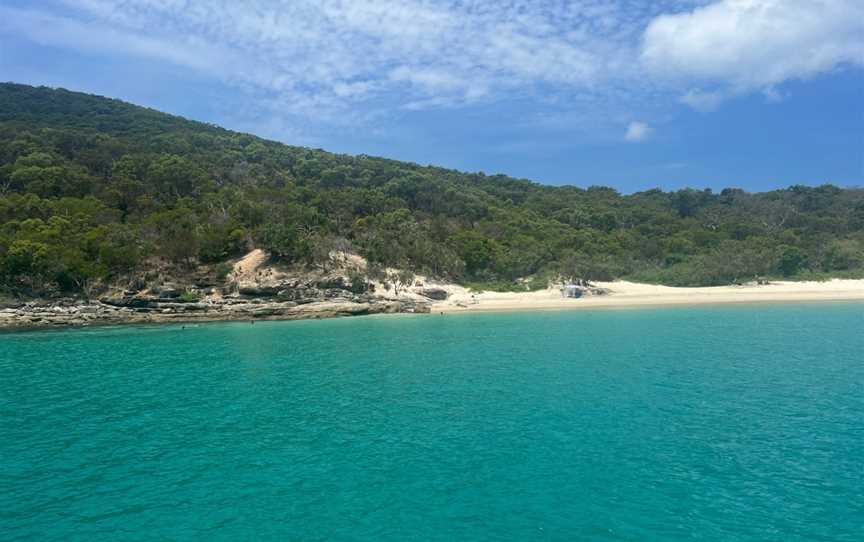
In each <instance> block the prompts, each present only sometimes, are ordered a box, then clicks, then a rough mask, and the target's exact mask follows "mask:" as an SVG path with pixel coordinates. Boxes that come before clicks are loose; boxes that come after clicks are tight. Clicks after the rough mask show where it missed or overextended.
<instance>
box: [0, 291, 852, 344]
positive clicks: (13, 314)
mask: <svg viewBox="0 0 864 542" xmlns="http://www.w3.org/2000/svg"><path fill="white" fill-rule="evenodd" d="M594 286H596V287H597V288H598V289H600V291H604V292H608V293H605V294H604V295H586V296H584V297H581V298H575V299H574V298H565V297H563V296H562V294H561V292H560V290H559V289H558V288H554V287H552V288H548V289H545V290H539V291H534V292H482V293H477V292H472V291H470V290H468V289H466V288H464V287H462V286H458V285H454V284H435V285H434V288H436V289H441V290H445V291H446V292H447V299H446V300H439V301H432V300H430V299H429V298H427V297H423V296H421V295H419V294H417V293H415V292H410V291H409V292H406V293H404V294H403V295H402V296H400V297H399V298H395V297H391V298H385V297H375V298H369V299H367V300H366V301H365V302H363V303H358V302H353V301H349V300H331V301H325V300H320V301H318V302H315V303H309V304H305V305H299V306H297V305H296V304H294V303H281V302H278V301H266V300H261V299H253V300H248V301H246V302H243V303H241V304H234V305H232V304H223V303H215V304H208V305H206V306H204V305H202V304H201V303H189V304H185V305H184V304H180V303H170V304H166V303H154V304H153V309H152V310H148V311H146V312H141V309H137V310H136V309H130V308H128V307H116V306H112V305H109V304H106V303H102V302H83V301H82V302H68V301H67V302H63V303H57V302H48V301H45V302H35V303H27V304H23V305H22V306H20V307H17V308H14V309H10V308H7V309H3V310H0V331H4V332H5V331H16V330H21V331H24V330H34V329H66V328H77V327H102V326H121V325H141V324H194V323H209V322H255V321H277V320H278V321H288V320H307V319H328V318H339V317H352V316H366V315H375V314H400V313H401V314H423V313H432V314H465V313H492V312H538V311H564V310H566V311H570V310H594V309H637V308H652V307H653V308H661V307H669V308H673V307H689V306H711V305H768V304H776V303H823V302H861V303H864V280H852V279H833V280H829V281H824V282H786V281H784V282H773V283H770V284H765V285H742V286H716V287H694V288H676V287H670V286H659V285H653V284H639V283H632V282H625V281H616V282H599V283H595V284H594ZM169 305H170V306H171V307H172V308H170V309H166V308H165V307H168V306H169Z"/></svg>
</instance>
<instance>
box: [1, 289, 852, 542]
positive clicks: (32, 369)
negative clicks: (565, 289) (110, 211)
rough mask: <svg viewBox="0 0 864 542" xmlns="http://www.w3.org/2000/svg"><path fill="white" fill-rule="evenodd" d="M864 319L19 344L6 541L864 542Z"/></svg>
mask: <svg viewBox="0 0 864 542" xmlns="http://www.w3.org/2000/svg"><path fill="white" fill-rule="evenodd" d="M862 477H864V305H860V304H829V305H808V306H803V305H777V306H770V307H758V308H757V307H733V308H700V309H661V310H656V309H652V310H626V311H611V310H610V311H595V312H547V313H536V314H482V315H448V316H437V315H436V316H397V317H373V318H357V319H345V320H330V321H308V322H285V323H281V322H272V323H257V324H255V325H249V324H213V325H201V326H198V327H187V328H186V329H182V328H181V327H180V326H167V327H139V328H121V329H93V330H83V331H82V330H79V331H63V332H41V333H35V332H34V333H24V334H7V335H0V540H3V541H12V540H57V541H60V540H62V541H75V540H82V541H83V540H87V541H100V540H127V541H134V540H345V541H348V540H393V541H401V540H442V541H444V540H447V541H449V540H519V541H531V540H568V541H569V540H633V541H651V540H683V539H698V540H754V541H756V540H759V541H763V540H777V541H784V542H785V541H795V540H826V541H827V540H831V541H844V540H850V541H851V540H856V541H860V540H864V527H862V524H864V481H862V480H864V478H862Z"/></svg>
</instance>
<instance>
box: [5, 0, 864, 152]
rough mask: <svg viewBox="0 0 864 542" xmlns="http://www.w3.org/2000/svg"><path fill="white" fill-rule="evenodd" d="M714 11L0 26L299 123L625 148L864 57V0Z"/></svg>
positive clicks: (502, 10) (233, 2)
mask: <svg viewBox="0 0 864 542" xmlns="http://www.w3.org/2000/svg"><path fill="white" fill-rule="evenodd" d="M709 1H710V0H656V1H652V2H642V1H636V0H534V1H531V2H525V1H522V0H472V1H471V2H465V1H464V0H124V1H123V2H118V1H116V0H44V1H43V2H38V3H36V2H33V3H29V4H24V3H23V2H22V3H21V4H19V5H28V7H26V8H14V7H10V6H5V7H4V6H0V32H6V33H8V32H11V33H13V34H15V35H18V36H21V37H24V38H25V39H29V40H31V41H34V42H37V43H41V44H45V45H51V46H57V47H62V48H69V49H75V50H79V51H83V52H86V53H87V54H94V55H126V56H135V57H140V58H146V59H154V60H156V61H158V62H163V63H166V64H169V65H174V66H178V67H180V68H182V69H187V70H194V71H195V72H197V73H201V74H204V75H205V76H207V77H212V78H216V79H219V80H220V81H223V82H224V83H226V84H228V85H232V86H235V87H238V88H241V89H243V90H244V91H245V92H246V93H248V95H249V97H250V100H249V101H250V102H254V103H256V104H260V107H262V108H265V107H266V108H267V109H268V110H272V111H275V112H277V113H278V114H280V115H285V116H287V117H289V118H292V119H297V118H299V119H314V121H315V122H324V123H335V124H345V123H361V122H366V121H368V119H380V118H381V116H382V115H387V114H393V113H392V112H394V111H400V110H417V109H433V108H453V107H464V106H468V105H474V104H479V103H488V102H495V101H496V100H523V101H528V102H531V103H532V104H534V112H535V113H536V115H537V116H538V117H539V118H552V119H558V118H569V117H572V116H573V115H577V116H581V115H584V114H586V113H585V112H598V111H599V112H602V114H603V115H605V116H606V118H607V125H608V126H610V127H611V128H610V129H613V130H614V132H613V134H612V135H611V137H614V138H618V137H620V136H619V133H620V132H618V130H620V126H621V123H622V122H625V121H627V120H628V117H629V116H630V115H634V116H635V115H640V116H641V115H643V114H645V115H648V114H650V113H649V112H648V111H650V110H651V109H652V108H656V107H661V106H658V105H657V104H661V103H662V104H668V103H676V101H680V102H683V103H686V104H688V105H690V106H693V107H696V108H698V109H701V110H712V109H716V108H717V107H719V105H720V103H721V102H722V100H723V99H724V98H726V97H728V96H729V95H733V94H736V93H741V92H751V91H753V92H763V93H764V94H765V96H767V97H779V96H782V95H783V92H782V89H781V88H778V87H779V86H780V85H781V84H782V82H783V81H785V80H787V79H790V78H796V77H807V76H810V75H813V74H815V73H819V72H822V71H825V70H828V69H831V68H832V67H834V66H837V65H839V64H842V63H850V64H858V65H860V64H862V63H864V60H862V54H864V53H862V50H864V48H862V40H864V38H862V32H861V30H862V24H864V23H862V22H861V21H864V13H862V10H864V2H861V0H720V1H717V2H714V3H711V4H710V5H709ZM859 15H860V17H858V16H859ZM856 55H857V56H856ZM599 114H600V113H596V114H595V116H596V115H599ZM653 118H656V115H655V116H654V117H653ZM570 125H571V126H572V124H570Z"/></svg>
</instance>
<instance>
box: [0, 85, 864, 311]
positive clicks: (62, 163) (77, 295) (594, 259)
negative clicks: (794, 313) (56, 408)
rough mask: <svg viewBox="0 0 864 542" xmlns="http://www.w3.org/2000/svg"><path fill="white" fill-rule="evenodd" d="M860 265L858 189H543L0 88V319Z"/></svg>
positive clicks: (623, 288) (414, 297) (786, 276)
mask: <svg viewBox="0 0 864 542" xmlns="http://www.w3.org/2000/svg"><path fill="white" fill-rule="evenodd" d="M573 180H574V182H575V183H579V184H582V185H585V184H589V183H590V180H588V179H580V178H578V172H574V179H573ZM586 181H588V182H586ZM861 278H864V189H861V188H840V187H837V186H833V185H822V186H816V187H809V186H800V185H797V186H791V187H789V188H787V189H783V190H775V191H771V192H764V193H748V192H745V191H744V190H741V189H737V188H727V189H724V190H722V191H720V192H713V191H711V190H697V189H683V190H678V191H674V192H664V191H661V190H648V191H644V192H638V193H634V194H620V193H618V192H617V191H616V190H614V189H612V188H608V187H599V186H588V187H587V188H578V187H576V186H560V187H553V186H544V185H540V184H537V183H533V182H530V181H528V180H524V179H514V178H510V177H507V176H504V175H485V174H483V173H463V172H458V171H453V170H448V169H443V168H437V167H432V166H422V165H418V164H412V163H405V162H398V161H394V160H387V159H383V158H375V157H370V156H362V155H361V156H347V155H339V154H333V153H329V152H325V151H322V150H315V149H309V148H302V147H294V146H289V145H284V144H281V143H277V142H273V141H267V140H264V139H261V138H258V137H255V136H252V135H249V134H242V133H236V132H231V131H228V130H224V129H221V128H218V127H216V126H212V125H208V124H203V123H199V122H193V121H188V120H185V119H182V118H179V117H176V116H171V115H167V114H164V113H160V112H157V111H154V110H151V109H146V108H142V107H137V106H134V105H130V104H127V103H124V102H121V101H118V100H113V99H109V98H103V97H99V96H92V95H87V94H81V93H76V92H70V91H67V90H62V89H50V88H45V87H39V88H36V87H31V86H25V85H18V84H12V83H6V84H0V326H2V327H32V326H58V325H89V324H98V323H121V322H150V321H154V322H155V321H159V322H161V321H185V320H226V319H250V320H255V319H277V318H278V319H292V318H322V317H329V316H341V315H353V314H374V313H385V312H428V311H433V310H434V311H439V310H440V311H444V310H471V307H475V308H476V307H486V308H487V309H489V308H494V307H495V306H496V305H497V306H498V308H499V309H501V308H514V307H515V308H526V309H527V308H532V307H533V308H538V306H540V307H547V308H552V307H559V306H560V307H577V306H601V305H610V304H619V305H620V304H631V305H632V304H639V303H636V301H638V300H637V298H639V299H641V301H642V302H645V300H646V299H648V298H649V297H651V296H654V297H655V298H657V299H658V300H659V302H661V303H662V302H664V300H665V302H672V301H676V302H686V301H687V300H688V299H689V300H690V302H695V300H704V301H705V302H712V300H713V302H723V301H724V300H726V299H727V298H728V296H730V295H731V296H733V299H738V300H769V299H774V300H778V296H779V298H781V299H779V300H784V299H788V300H794V299H801V300H804V299H803V298H806V299H860V298H861V296H862V295H861V294H862V292H864V288H862V283H861V282H860V281H858V280H854V279H861ZM828 279H847V280H844V281H837V280H834V281H830V282H816V281H827V280H828ZM802 281H806V282H802ZM793 282H798V283H800V284H792V283H793ZM637 283H641V284H642V285H641V286H639V285H636V284H637ZM568 284H569V285H573V284H576V285H579V288H580V292H579V295H580V298H579V299H572V298H564V297H562V295H561V290H562V288H564V286H565V285H568ZM747 284H752V286H745V285H747ZM652 285H655V286H652ZM664 286H665V288H664ZM682 287H688V288H690V287H695V288H697V289H696V290H689V289H687V290H684V289H683V288H682ZM711 287H713V289H709V288H711ZM637 291H639V292H642V293H641V294H640V293H636V292H637ZM481 292H485V293H481ZM682 292H686V293H682ZM747 292H750V293H747ZM753 292H762V293H753ZM721 293H722V295H721ZM582 294H584V295H582ZM640 296H641V297H640ZM496 299H497V300H498V301H496ZM502 299H514V300H519V301H513V302H504V301H501V300H502ZM532 299H533V300H534V302H533V303H532V302H529V301H526V300H532ZM601 299H602V301H601ZM628 299H629V302H628V301H627V300H628ZM538 300H539V301H538ZM538 303H539V305H538Z"/></svg>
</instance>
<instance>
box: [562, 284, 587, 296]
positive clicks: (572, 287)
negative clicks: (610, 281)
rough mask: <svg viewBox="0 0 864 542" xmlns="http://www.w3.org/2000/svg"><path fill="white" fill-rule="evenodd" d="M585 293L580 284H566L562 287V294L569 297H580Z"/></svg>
mask: <svg viewBox="0 0 864 542" xmlns="http://www.w3.org/2000/svg"><path fill="white" fill-rule="evenodd" d="M584 293H585V290H584V289H583V288H582V287H581V286H579V285H578V284H565V285H564V286H563V287H562V288H561V296H562V297H569V298H574V299H576V298H580V297H582V295H583V294H584Z"/></svg>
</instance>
